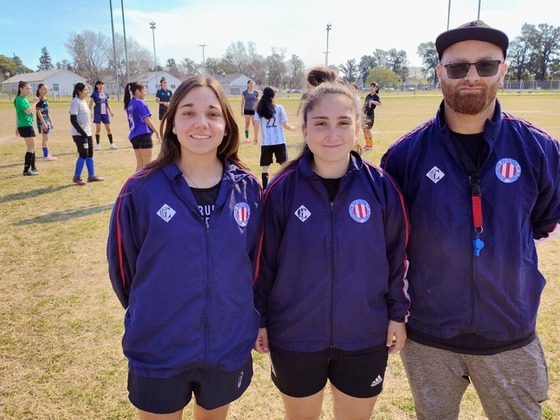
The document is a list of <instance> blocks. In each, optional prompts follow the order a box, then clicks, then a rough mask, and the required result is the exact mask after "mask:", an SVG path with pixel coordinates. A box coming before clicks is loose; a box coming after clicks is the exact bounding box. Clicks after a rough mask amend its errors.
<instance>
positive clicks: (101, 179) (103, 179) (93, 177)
mask: <svg viewBox="0 0 560 420" xmlns="http://www.w3.org/2000/svg"><path fill="white" fill-rule="evenodd" d="M100 181H105V178H101V177H100V176H91V177H89V178H88V179H87V182H100Z"/></svg>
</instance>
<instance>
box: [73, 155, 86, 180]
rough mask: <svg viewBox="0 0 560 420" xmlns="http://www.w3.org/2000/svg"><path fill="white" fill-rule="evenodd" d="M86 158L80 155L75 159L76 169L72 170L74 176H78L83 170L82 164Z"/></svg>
mask: <svg viewBox="0 0 560 420" xmlns="http://www.w3.org/2000/svg"><path fill="white" fill-rule="evenodd" d="M85 163H86V160H85V159H84V158H82V157H79V158H78V159H76V169H75V170H74V178H80V176H81V175H82V171H83V170H84V165H85Z"/></svg>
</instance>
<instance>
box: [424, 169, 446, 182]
mask: <svg viewBox="0 0 560 420" xmlns="http://www.w3.org/2000/svg"><path fill="white" fill-rule="evenodd" d="M426 176H427V177H428V178H430V180H431V181H432V182H433V183H434V184H437V183H438V182H439V181H441V179H442V178H443V177H444V176H445V174H444V173H443V172H442V170H441V169H439V168H438V167H437V166H434V167H433V168H432V169H430V171H429V172H428V173H427V174H426Z"/></svg>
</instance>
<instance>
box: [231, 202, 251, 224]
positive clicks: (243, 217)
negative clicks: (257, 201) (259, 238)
mask: <svg viewBox="0 0 560 420" xmlns="http://www.w3.org/2000/svg"><path fill="white" fill-rule="evenodd" d="M250 216H251V208H250V207H249V204H247V203H237V204H236V205H235V207H234V208H233V217H234V219H235V221H236V222H237V224H238V225H239V226H241V227H245V226H247V223H249V217H250Z"/></svg>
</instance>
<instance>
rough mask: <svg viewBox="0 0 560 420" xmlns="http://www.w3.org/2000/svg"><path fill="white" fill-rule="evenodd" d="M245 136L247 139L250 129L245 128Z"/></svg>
mask: <svg viewBox="0 0 560 420" xmlns="http://www.w3.org/2000/svg"><path fill="white" fill-rule="evenodd" d="M245 138H246V139H248V138H249V130H245Z"/></svg>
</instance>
